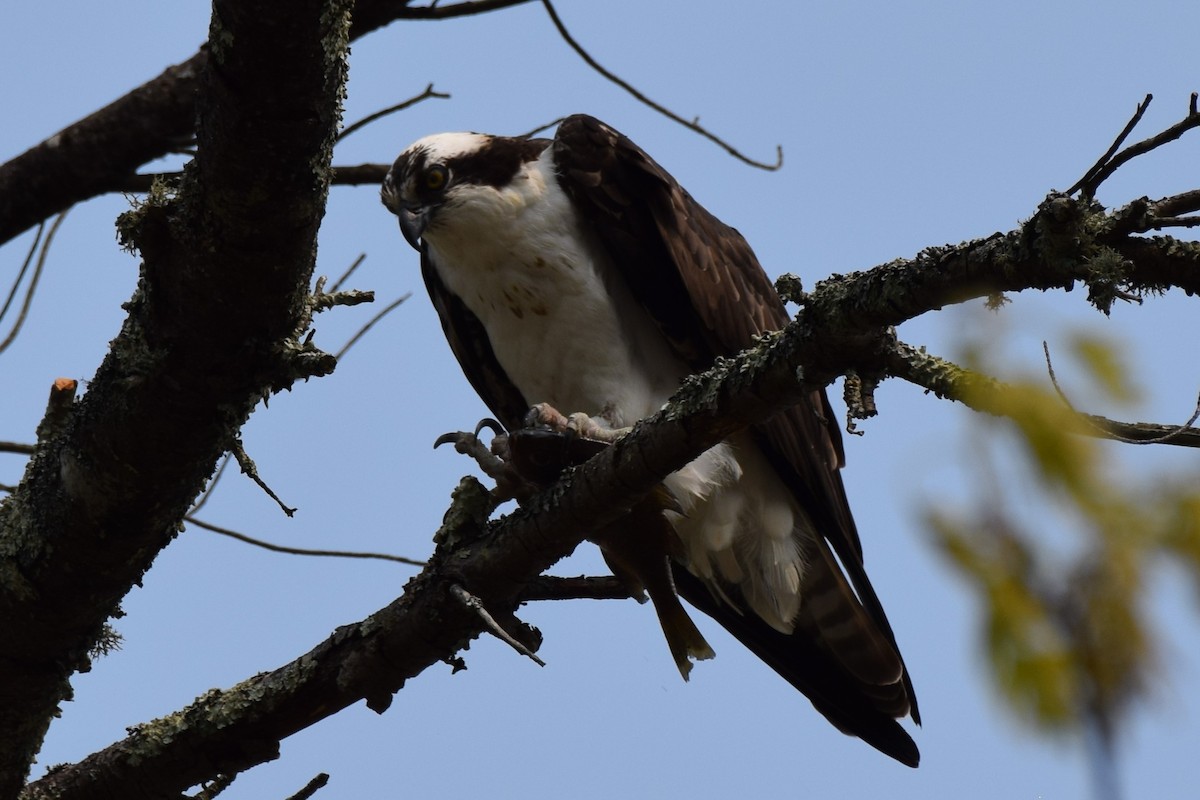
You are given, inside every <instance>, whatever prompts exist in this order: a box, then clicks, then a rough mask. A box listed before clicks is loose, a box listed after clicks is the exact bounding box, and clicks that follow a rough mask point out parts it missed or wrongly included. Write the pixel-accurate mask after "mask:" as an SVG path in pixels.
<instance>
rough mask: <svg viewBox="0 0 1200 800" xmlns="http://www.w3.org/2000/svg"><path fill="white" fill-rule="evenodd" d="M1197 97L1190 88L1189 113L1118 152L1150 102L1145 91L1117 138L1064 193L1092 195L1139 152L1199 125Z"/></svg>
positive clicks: (1153, 147)
mask: <svg viewBox="0 0 1200 800" xmlns="http://www.w3.org/2000/svg"><path fill="white" fill-rule="evenodd" d="M1196 98H1197V94H1196V92H1192V95H1191V98H1190V100H1189V102H1188V113H1187V115H1186V116H1184V118H1183V119H1181V120H1180V121H1179V122H1177V123H1175V124H1174V125H1172V126H1171V127H1169V128H1167V129H1166V130H1164V131H1161V132H1160V133H1157V134H1155V135H1154V136H1151V137H1150V138H1148V139H1143V140H1142V141H1140V142H1138V143H1137V144H1133V145H1130V146H1129V147H1127V148H1125V149H1124V150H1121V151H1120V152H1119V153H1118V152H1117V150H1118V148H1120V146H1121V145H1122V144H1123V143H1124V141H1125V139H1126V138H1127V137H1128V136H1129V134H1130V133H1132V132H1133V129H1134V128H1135V127H1137V124H1138V122H1140V121H1141V119H1142V115H1143V114H1145V113H1146V108H1147V107H1148V106H1149V105H1150V101H1151V100H1153V99H1154V96H1153V95H1149V94H1148V95H1146V99H1144V100H1143V101H1142V102H1141V103H1139V104H1138V107H1137V110H1136V111H1134V114H1133V117H1132V118H1131V119H1130V120H1129V122H1128V123H1127V124H1126V125H1125V128H1124V129H1123V130H1122V131H1121V133H1120V134H1119V135H1118V136H1117V138H1116V140H1115V141H1114V142H1113V143H1112V145H1111V146H1110V147H1109V148H1108V150H1107V151H1105V153H1104V155H1102V156H1101V157H1100V160H1099V161H1097V162H1096V163H1095V164H1094V165H1093V166H1092V168H1091V169H1089V170H1088V171H1087V172H1086V173H1085V174H1084V176H1083V177H1082V178H1080V179H1079V180H1078V181H1077V182H1076V183H1075V185H1074V186H1072V187H1071V188H1070V189H1068V190H1067V194H1074V193H1075V192H1076V191H1078V192H1080V196H1081V197H1082V198H1083V199H1085V200H1090V199H1092V198H1094V197H1095V196H1096V190H1097V189H1099V188H1100V184H1102V183H1104V181H1106V180H1108V178H1109V176H1111V175H1112V174H1113V173H1114V172H1116V171H1117V170H1118V169H1120V168H1121V167H1122V166H1123V165H1124V164H1127V163H1129V162H1130V161H1132V160H1133V159H1135V158H1137V157H1138V156H1141V155H1145V154H1146V153H1149V152H1150V151H1151V150H1155V149H1157V148H1159V147H1162V146H1163V145H1164V144H1167V143H1168V142H1173V141H1175V140H1176V139H1178V138H1179V137H1180V136H1183V134H1185V133H1187V132H1188V131H1190V130H1192V129H1193V128H1197V127H1200V111H1198V110H1197V108H1196Z"/></svg>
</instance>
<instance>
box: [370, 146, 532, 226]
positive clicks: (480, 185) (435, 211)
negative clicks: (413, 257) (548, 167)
mask: <svg viewBox="0 0 1200 800" xmlns="http://www.w3.org/2000/svg"><path fill="white" fill-rule="evenodd" d="M547 144H549V141H548V140H546V139H525V138H508V137H503V136H489V135H487V134H482V133H437V134H434V135H432V136H426V137H425V138H423V139H418V140H417V141H416V142H414V143H413V144H411V145H409V147H408V149H406V150H405V151H404V152H403V153H401V154H400V156H399V157H398V158H397V159H396V161H395V163H394V164H392V168H391V169H390V170H388V174H387V177H385V178H384V179H383V186H382V188H381V189H380V197H381V198H382V200H383V204H384V205H385V206H387V207H388V209H389V210H390V211H391V212H392V213H393V214H395V215H396V216H397V217H399V218H400V231H401V232H402V233H403V234H404V238H405V239H406V240H407V241H408V243H409V244H410V245H412V246H413V248H414V249H416V250H420V249H421V240H422V238H423V237H424V236H425V235H426V232H427V231H428V232H431V233H432V232H435V231H437V229H438V227H439V221H441V222H443V223H444V222H445V221H446V217H447V214H446V212H448V211H450V210H451V209H455V208H465V207H467V206H472V205H475V206H493V205H495V196H496V194H497V192H498V191H499V190H501V189H503V188H505V187H507V186H509V185H510V184H511V183H512V182H513V179H514V178H515V177H516V175H517V173H518V172H519V171H520V170H521V168H522V167H523V166H524V165H525V163H526V162H529V161H533V160H535V159H537V157H538V156H539V155H540V154H541V152H542V150H544V149H545V148H546V145H547Z"/></svg>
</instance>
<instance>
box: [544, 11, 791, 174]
mask: <svg viewBox="0 0 1200 800" xmlns="http://www.w3.org/2000/svg"><path fill="white" fill-rule="evenodd" d="M542 5H543V6H545V8H546V13H547V14H548V15H549V16H550V21H551V22H553V23H554V27H555V29H556V30H557V31H558V35H559V36H561V37H562V40H563V41H564V42H566V43H567V46H569V47H570V48H571V49H572V50H574V51H575V52H576V54H577V55H578V56H579V57H580V58H582V59H583V61H584V63H585V64H587V65H588V66H589V67H591V68H592V69H593V70H595V71H596V72H597V73H599V74H600V75H601V76H602V77H604V78H605V79H607V80H609V81H611V82H612V83H615V84H616V85H617V86H620V87H621V88H622V89H624V90H625V91H626V92H628V93H629V94H631V95H632V96H633V97H634V99H636V100H637V101H638V102H639V103H641V104H643V105H645V106H647V107H648V108H651V109H653V110H655V111H657V112H658V113H659V114H662V115H663V116H664V117H666V118H667V119H669V120H671V121H672V122H677V123H679V124H680V125H682V126H683V127H685V128H687V129H688V130H689V131H692V132H693V133H698V134H700V135H701V136H703V137H704V138H705V139H708V140H709V141H710V142H712V143H713V144H715V145H717V146H718V147H720V148H721V149H722V150H724V151H725V152H726V153H729V155H731V156H733V157H734V158H736V159H737V160H738V161H741V162H742V163H743V164H748V165H750V166H752V167H757V168H758V169H765V170H767V171H774V170H777V169H779V168H780V167H782V166H783V147H781V146H779V145H776V147H775V163H774V164H768V163H766V162H765V161H756V160H754V159H753V158H750V157H749V156H747V155H744V154H742V152H741V151H739V150H738V149H737V148H735V147H734V146H733V145H731V144H729V143H728V142H726V141H725V140H724V139H722V138H720V137H719V136H717V135H716V134H714V133H712V132H711V131H709V130H708V129H707V128H705V127H704V126H702V125H701V124H700V122H699V119H698V118H697V119H693V120H686V119H684V118H683V117H681V116H679V115H678V114H676V113H675V112H674V111H671V110H670V109H669V108H667V107H666V106H663V105H661V104H659V103H656V102H655V101H653V100H651V99H650V98H649V97H647V96H646V95H644V94H642V93H641V92H640V91H638V90H637V89H636V88H634V86H633V85H632V84H630V83H629V82H628V81H625V80H623V79H621V78H619V77H617V76H616V75H615V74H614V73H612V72H610V71H609V70H607V69H605V68H604V67H602V66H601V65H600V63H599V62H598V61H596V59H594V58H592V56H591V54H590V53H588V51H587V50H585V49H584V48H583V45H581V44H579V42H577V41H576V40H575V37H573V36H571V33H570V31H568V30H567V26H566V25H565V24H563V21H562V18H561V17H559V16H558V11H556V10H555V8H554V4H553V3H551V2H550V0H542Z"/></svg>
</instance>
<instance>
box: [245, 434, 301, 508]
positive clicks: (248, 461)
mask: <svg viewBox="0 0 1200 800" xmlns="http://www.w3.org/2000/svg"><path fill="white" fill-rule="evenodd" d="M229 452H230V453H231V454H232V455H233V457H234V458H235V459H236V460H237V462H238V466H239V467H241V469H242V474H243V475H245V476H246V477H248V478H249V479H250V480H252V481H254V482H255V483H257V484H258V488H260V489H262V490H263V491H264V492H266V493H267V496H268V497H270V498H271V499H272V500H274V501H275V502H276V504H277V505H278V506H279V507H280V508H281V509H283V513H284V514H287V515H288V516H289V517H290V516H293V515H294V514H295V513H296V509H294V508H291V507H289V506H287V505H286V504H284V502H283V501H282V500H280V499H279V495H277V494H275V492H274V491H273V490H272V489H271V487H270V486H267V484H266V482H265V481H264V480H263V479H262V478H260V477H259V475H258V467H257V466H255V464H254V460H253V459H252V458H250V456H249V455H248V454H247V453H246V448H244V447H242V442H241V440H240V439H234V440H233V444H232V445H231V446H230V448H229Z"/></svg>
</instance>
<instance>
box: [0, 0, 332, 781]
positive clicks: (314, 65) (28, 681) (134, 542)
mask: <svg viewBox="0 0 1200 800" xmlns="http://www.w3.org/2000/svg"><path fill="white" fill-rule="evenodd" d="M347 6H348V2H346V0H328V2H322V1H321V0H298V1H297V2H294V3H290V4H289V5H288V7H287V9H286V10H283V11H281V10H280V9H279V8H277V7H276V6H275V5H273V4H270V3H264V2H255V3H249V2H234V1H233V0H218V2H216V3H215V4H214V21H213V26H212V30H213V32H214V41H213V45H212V49H211V51H209V52H210V53H211V58H207V59H205V60H204V62H203V63H202V64H199V66H198V67H197V68H198V70H199V71H198V73H196V74H192V75H188V76H187V78H186V79H187V80H188V81H191V82H192V85H193V86H194V87H198V91H199V99H200V105H201V108H202V113H201V116H200V118H201V120H202V125H201V127H200V129H199V132H198V137H197V141H198V152H197V156H196V160H195V165H194V167H195V168H194V169H193V170H191V171H190V172H189V180H188V181H187V182H185V184H184V185H183V186H182V187H181V188H180V193H179V195H178V196H177V197H174V198H156V199H155V201H154V202H153V203H150V204H147V205H145V206H143V207H142V208H140V209H138V210H137V211H135V212H131V213H129V214H127V215H125V217H123V219H122V231H123V234H124V236H125V239H126V241H127V242H128V243H130V244H133V245H136V246H137V247H139V248H140V249H141V252H142V255H143V265H142V275H141V280H140V282H139V286H138V288H137V291H136V293H135V295H134V297H133V298H132V299H131V300H130V302H129V303H128V305H127V308H128V309H129V317H128V319H127V321H126V323H125V325H124V327H123V328H122V331H121V333H120V335H119V336H118V337H117V338H116V339H115V340H114V342H113V344H112V346H111V349H110V351H109V353H108V355H107V357H106V358H105V360H104V363H103V364H102V365H101V367H100V369H99V371H98V372H97V374H96V376H95V378H94V379H93V380H92V381H91V383H90V385H89V389H88V392H87V394H86V395H85V396H84V398H83V400H82V401H81V402H79V403H76V404H75V405H74V406H73V407H72V408H71V413H70V414H69V417H68V418H67V419H66V421H65V423H64V424H63V425H62V426H61V427H62V432H61V433H60V434H57V435H51V436H49V437H47V438H46V439H44V440H43V441H40V442H39V445H38V448H37V451H36V452H35V454H34V456H33V457H32V458H31V459H30V463H29V466H28V467H27V470H26V476H25V480H24V481H23V482H22V484H21V486H20V487H18V489H17V491H16V492H14V493H13V494H12V496H11V497H9V498H8V500H7V501H6V502H5V504H4V506H3V507H2V508H0V538H2V545H3V546H2V547H0V553H3V554H4V556H3V557H4V564H3V569H0V575H2V576H3V581H4V587H3V588H4V591H2V592H0V665H3V672H4V675H3V679H2V680H0V797H13V796H15V795H16V794H17V791H18V790H19V788H20V786H21V785H22V783H23V781H24V777H25V774H26V772H27V770H28V767H29V764H30V763H31V761H32V758H33V755H34V753H36V751H37V749H38V746H39V745H40V743H41V740H42V736H43V734H44V733H45V730H46V728H47V726H48V724H49V722H50V720H51V718H52V717H53V716H55V715H56V713H57V707H58V704H59V703H60V702H62V701H63V700H65V699H67V698H69V697H70V691H71V690H70V685H69V683H68V678H69V676H70V675H71V674H72V673H73V672H75V671H77V670H80V669H86V668H87V665H88V658H89V655H88V654H89V651H90V650H91V649H92V647H93V645H94V644H95V643H96V642H97V641H98V640H99V638H100V637H101V635H102V633H103V630H104V623H105V621H106V619H107V618H108V617H109V616H110V615H111V614H112V613H114V611H115V610H116V608H117V606H118V603H119V602H120V599H121V598H122V597H123V596H124V595H125V594H126V592H127V591H128V590H129V588H130V587H131V586H132V585H133V584H134V583H135V582H137V581H138V580H140V578H141V576H142V574H143V573H144V572H145V570H146V569H147V568H148V567H149V566H150V563H151V561H152V560H153V558H154V556H155V555H156V554H157V553H158V551H159V550H161V549H162V548H163V547H165V546H166V545H167V544H168V543H169V542H170V541H171V540H172V539H173V538H174V537H175V536H176V535H177V532H178V527H177V526H178V523H179V520H180V519H182V517H183V515H184V514H185V513H186V511H187V508H188V506H189V505H190V504H191V503H192V501H193V499H194V498H195V497H196V495H197V494H198V493H199V491H200V489H201V488H202V487H203V485H204V483H205V481H206V480H207V478H208V477H209V475H210V474H211V472H212V470H213V468H214V465H215V464H216V462H217V460H218V458H219V457H220V455H221V453H222V452H223V451H224V450H225V449H226V448H227V447H228V445H229V443H230V442H231V441H232V440H233V438H234V437H235V435H236V432H237V430H238V428H239V427H240V425H241V424H242V423H243V422H244V421H245V419H246V418H247V417H248V416H249V414H250V412H251V411H252V410H253V409H254V407H255V406H256V405H257V403H258V401H259V400H260V399H261V398H262V397H263V396H264V395H266V394H268V393H269V392H270V391H272V390H278V389H280V388H283V387H285V386H288V385H290V384H291V382H293V381H294V380H295V379H296V378H297V377H301V376H303V375H304V374H319V373H320V372H321V370H322V369H324V371H328V370H329V369H331V368H332V360H331V358H330V357H328V356H324V355H323V354H321V353H320V352H319V351H317V350H316V349H315V348H313V347H311V346H305V345H302V344H301V343H300V342H298V341H297V339H296V335H297V330H296V328H297V324H298V320H299V319H300V318H301V317H302V315H303V314H304V313H305V301H306V296H307V295H306V287H307V286H308V282H309V279H310V276H311V274H312V270H313V261H314V253H315V249H316V245H315V242H316V232H317V227H318V224H319V222H320V219H321V216H322V214H323V212H324V202H325V196H326V191H327V190H326V182H327V180H328V173H327V165H328V162H329V151H330V148H331V146H332V142H333V138H334V134H335V130H336V124H337V115H338V97H339V92H340V90H341V85H342V81H343V80H344V76H345V65H344V60H343V56H344V53H345V50H346V28H347V26H348V16H347V13H346V9H347ZM177 71H178V70H177ZM169 72H170V71H169ZM176 77H178V78H179V79H180V80H183V78H182V77H181V76H178V75H177V76H176ZM282 85H286V86H288V88H289V90H288V91H287V92H280V91H278V87H279V86H282ZM158 88H159V89H160V90H161V89H162V88H163V87H161V86H160V87H158ZM176 88H177V87H176ZM160 94H161V92H158V93H156V92H149V93H135V95H134V96H133V98H132V99H129V98H127V99H126V111H129V110H130V105H132V106H133V107H135V108H136V107H142V106H145V104H146V103H150V105H154V104H153V102H151V101H152V100H153V99H154V98H156V97H159V95H160ZM166 94H167V95H168V98H169V99H171V100H172V102H174V101H178V100H179V99H180V97H179V94H178V92H167V93H166ZM119 102H120V101H119ZM163 102H166V101H163ZM190 102H191V101H190V99H189V102H188V104H189V105H190ZM166 105H167V106H170V107H172V108H175V106H176V105H178V103H177V102H176V103H175V105H172V104H171V103H166ZM162 110H163V109H162V108H158V111H160V112H161V111H162ZM167 116H168V117H169V116H170V115H167ZM187 116H188V124H189V125H190V121H191V114H190V113H189V114H188V115H187ZM166 118H167V117H163V118H160V119H159V120H158V121H157V122H153V123H151V122H150V121H147V122H146V124H145V126H144V127H142V128H138V127H137V126H134V128H133V130H132V131H126V133H130V136H129V139H130V140H132V141H140V142H142V144H145V142H146V140H147V137H148V136H150V135H151V133H153V135H154V137H158V138H159V139H164V137H165V136H166V133H165V130H166V129H165V128H163V127H162V126H161V124H160V123H162V122H163V120H164V119H166ZM109 122H111V120H109ZM108 132H109V133H112V131H108ZM68 138H69V137H68ZM151 138H153V137H151ZM93 144H94V142H93ZM71 146H72V145H71V144H70V142H69V141H64V143H63V147H64V148H66V149H68V150H69V149H70V148H71ZM74 152H75V154H76V156H78V154H79V152H80V151H78V150H76V151H74ZM129 152H130V153H134V152H136V153H137V154H138V156H137V157H138V158H140V157H142V155H143V154H144V153H145V152H146V151H145V149H144V148H143V147H141V146H140V145H139V146H137V147H135V146H133V145H130V147H129ZM101 160H104V159H101ZM20 194H21V193H20V192H18V193H17V195H18V196H20ZM0 196H3V197H12V196H13V195H11V194H9V193H8V190H7V189H6V190H3V191H0ZM263 253H270V254H271V258H270V259H264V258H263V257H262V254H263ZM198 331H199V332H202V333H200V335H197V332H198ZM80 564H87V565H88V569H87V570H80V569H79V565H80ZM206 777H207V776H206ZM196 782H197V781H191V782H190V783H188V784H186V785H191V784H192V783H196ZM182 788H185V787H181V789H182Z"/></svg>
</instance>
